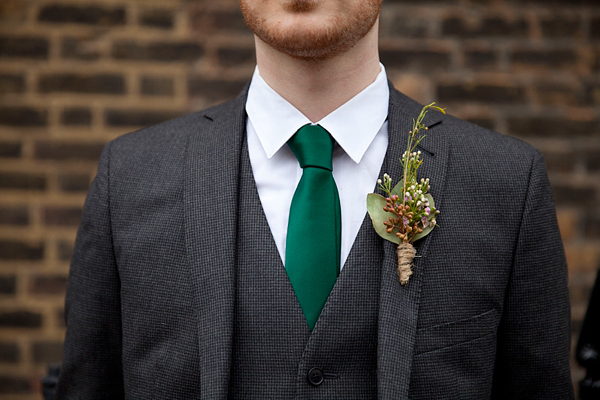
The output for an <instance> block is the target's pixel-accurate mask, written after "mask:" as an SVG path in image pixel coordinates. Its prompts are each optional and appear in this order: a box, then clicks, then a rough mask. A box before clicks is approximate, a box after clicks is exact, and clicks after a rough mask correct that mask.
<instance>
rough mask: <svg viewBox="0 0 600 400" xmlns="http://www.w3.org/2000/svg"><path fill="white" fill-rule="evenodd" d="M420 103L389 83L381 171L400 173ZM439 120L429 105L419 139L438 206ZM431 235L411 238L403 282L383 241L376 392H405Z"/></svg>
mask: <svg viewBox="0 0 600 400" xmlns="http://www.w3.org/2000/svg"><path fill="white" fill-rule="evenodd" d="M421 107H422V106H421V105H419V104H418V103H416V102H414V101H413V100H411V99H409V98H407V97H406V96H404V95H402V94H401V93H399V92H397V91H396V90H395V89H393V88H391V89H390V108H389V117H388V132H389V145H388V150H387V153H386V157H385V160H384V163H383V166H382V174H383V173H384V172H387V173H388V174H389V175H390V176H392V178H393V179H394V181H397V180H398V178H399V177H401V176H402V167H401V164H400V161H399V160H400V158H401V157H402V153H404V151H405V150H406V140H407V134H408V132H409V130H410V129H411V128H412V119H413V118H416V117H417V116H418V114H419V111H420V110H421ZM441 121H442V116H441V114H440V113H438V112H436V111H430V112H429V113H428V115H427V117H426V119H425V125H426V126H428V127H430V128H431V129H430V130H428V131H427V132H426V133H427V136H426V138H425V139H424V140H423V141H422V142H421V144H420V145H419V148H420V149H421V151H422V154H423V159H424V162H423V165H422V166H421V168H420V170H419V176H420V177H423V178H430V181H431V194H432V196H433V198H434V200H435V203H436V207H439V208H440V209H441V210H442V212H443V205H442V193H443V190H442V189H443V186H444V178H445V173H446V162H447V160H448V146H447V144H446V140H445V137H444V135H443V132H442V130H443V127H442V126H441ZM434 235H435V231H433V232H432V233H431V234H429V235H428V236H426V237H425V238H423V239H421V240H420V241H417V242H416V243H415V247H416V249H417V256H418V258H415V261H414V265H413V272H414V273H413V275H412V277H411V278H410V281H409V282H408V284H407V285H405V286H402V285H400V283H399V282H398V273H397V256H396V247H397V246H396V245H395V244H393V243H391V242H388V241H387V240H386V241H384V260H383V266H382V268H383V269H382V273H381V287H380V303H379V322H378V347H377V379H378V396H379V398H382V399H407V398H408V392H409V384H410V373H411V368H412V360H413V349H414V343H415V335H416V330H417V316H418V311H419V296H420V293H421V277H422V275H423V274H422V273H421V271H422V270H423V269H424V268H426V267H427V261H426V260H427V250H428V247H429V243H430V241H431V238H432V237H433V236H434ZM382 240H383V239H382Z"/></svg>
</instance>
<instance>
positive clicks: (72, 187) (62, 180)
mask: <svg viewBox="0 0 600 400" xmlns="http://www.w3.org/2000/svg"><path fill="white" fill-rule="evenodd" d="M90 183H91V181H90V176H89V175H88V174H62V175H59V176H58V187H59V189H60V190H62V191H63V192H86V191H87V190H88V188H89V187H90Z"/></svg>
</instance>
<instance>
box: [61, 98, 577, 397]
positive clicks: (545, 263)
mask: <svg viewBox="0 0 600 400" xmlns="http://www.w3.org/2000/svg"><path fill="white" fill-rule="evenodd" d="M245 95H246V93H243V94H242V95H241V96H240V97H238V98H236V99H233V100H231V101H230V102H227V103H225V104H222V105H219V106H216V107H214V108H211V109H208V110H205V111H201V112H198V113H195V114H191V115H188V116H185V117H182V118H178V119H175V120H171V121H168V122H165V123H163V124H160V125H157V126H152V127H149V128H145V129H143V130H141V131H138V132H135V133H132V134H128V135H125V136H122V137H120V138H118V139H116V140H114V141H113V142H111V143H109V144H108V145H107V146H106V148H105V151H104V152H103V155H102V157H101V160H100V163H99V167H98V175H97V177H96V179H95V180H94V182H93V184H92V187H91V189H90V191H89V194H88V198H87V200H86V205H85V209H84V214H83V219H82V222H81V226H80V230H79V233H78V238H77V242H76V248H75V253H74V256H73V261H72V266H71V272H70V276H69V284H68V292H67V300H66V317H67V337H66V342H65V352H64V361H63V369H62V373H61V377H60V383H59V387H58V398H59V399H63V398H77V399H95V398H98V399H99V398H106V399H119V398H124V397H125V398H131V399H146V398H157V399H166V398H174V399H176V398H177V399H184V398H185V399H192V398H202V399H219V398H226V397H227V393H228V383H229V372H230V369H231V360H232V355H231V349H232V340H233V335H232V332H233V320H234V293H235V291H234V288H235V268H236V259H235V251H233V250H232V249H233V248H234V247H235V243H236V229H235V227H236V224H235V221H236V220H237V215H238V213H239V212H240V210H241V211H242V212H243V210H244V205H243V204H237V203H238V201H237V196H236V192H237V185H238V173H239V163H240V151H241V148H242V141H243V140H245V134H244V133H245V118H246V116H245V111H244V104H245ZM420 108H421V106H420V105H419V104H417V103H416V102H414V101H412V100H410V99H408V98H407V97H405V96H404V95H402V94H401V93H399V92H397V91H395V90H394V89H392V91H391V96H390V108H389V120H388V121H389V148H388V151H387V155H386V160H385V162H384V167H383V171H382V173H383V172H387V173H389V174H390V175H391V176H392V177H399V176H401V166H400V162H399V161H398V160H399V158H400V156H401V154H402V153H403V151H404V149H405V146H406V140H405V139H406V136H405V135H406V134H407V132H408V131H409V130H410V127H411V123H412V118H414V117H416V116H417V114H418V112H419V111H420ZM425 122H426V125H427V126H429V127H430V129H429V131H428V133H427V137H426V138H425V140H423V142H422V143H421V145H420V147H421V150H422V152H423V154H424V158H425V160H424V164H423V167H422V168H421V172H420V173H421V176H422V177H428V178H430V180H431V185H432V189H431V192H432V195H433V197H434V199H435V201H436V205H437V206H438V208H439V209H440V210H441V215H440V217H439V219H438V221H439V225H440V228H436V230H435V231H434V232H432V233H431V234H430V235H428V236H427V237H426V238H424V239H422V240H421V241H419V242H417V245H416V247H417V251H418V254H419V256H420V257H419V258H417V259H416V261H415V264H414V275H413V276H412V278H411V280H410V282H409V283H408V285H406V286H401V285H400V284H399V283H398V278H397V273H396V270H395V264H396V256H395V245H393V244H391V243H389V242H386V243H384V249H385V250H384V254H383V260H384V261H383V265H382V266H381V268H382V279H381V285H380V300H379V303H380V305H379V318H378V320H379V322H378V325H379V328H378V346H377V348H378V350H377V357H378V362H377V379H378V388H377V390H378V397H379V398H382V399H406V398H414V399H417V398H423V399H426V398H427V399H446V398H449V399H450V398H452V399H454V398H456V399H481V398H486V397H491V398H498V399H500V398H502V399H566V398H571V397H572V388H571V380H570V371H569V362H568V359H569V302H568V294H567V276H566V266H565V260H564V254H563V249H562V244H561V239H560V236H559V233H558V226H557V223H556V216H555V210H554V205H553V200H552V192H551V189H550V186H549V183H548V179H547V175H546V171H545V167H544V163H543V160H542V157H541V155H540V153H539V152H538V151H536V150H535V149H533V148H532V147H530V146H529V145H527V144H525V143H523V142H521V141H518V140H516V139H513V138H509V137H506V136H503V135H500V134H497V133H494V132H490V131H487V130H484V129H482V128H480V127H477V126H475V125H472V124H470V123H467V122H464V121H461V120H459V119H456V118H453V117H450V116H444V115H442V114H440V113H437V112H431V113H430V114H429V115H428V117H427V119H426V121H425ZM362 229H372V228H371V227H370V226H369V225H368V224H364V225H363V228H362Z"/></svg>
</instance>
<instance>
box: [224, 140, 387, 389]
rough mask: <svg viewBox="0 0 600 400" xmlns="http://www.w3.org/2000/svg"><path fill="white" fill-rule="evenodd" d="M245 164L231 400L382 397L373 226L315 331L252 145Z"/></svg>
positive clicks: (365, 229) (361, 237)
mask: <svg viewBox="0 0 600 400" xmlns="http://www.w3.org/2000/svg"><path fill="white" fill-rule="evenodd" d="M240 164H241V167H240V168H241V171H240V172H241V174H240V191H239V193H238V196H239V203H238V204H239V205H238V207H239V220H238V223H237V237H238V243H237V262H236V265H237V272H236V277H237V280H236V302H235V307H236V309H235V329H234V341H233V343H234V344H233V363H232V369H231V377H230V387H229V396H230V398H238V399H270V398H282V399H283V398H284V399H293V398H297V399H369V398H376V397H377V377H376V368H377V311H378V303H379V283H380V266H381V261H382V257H383V249H382V245H381V240H380V239H379V238H378V237H377V236H376V234H375V233H374V231H373V228H372V226H371V223H370V221H368V220H367V219H366V220H365V222H364V223H363V226H362V228H361V230H360V232H359V234H358V237H357V239H356V241H355V243H354V246H353V247H352V251H351V253H350V256H349V257H348V260H347V261H346V264H345V266H344V268H343V270H342V272H341V273H340V276H339V277H338V280H337V282H336V284H335V287H334V288H333V291H332V292H331V295H330V296H329V299H328V300H327V303H326V305H325V307H324V309H323V312H322V313H321V316H320V318H319V320H318V322H317V325H316V326H315V329H314V331H313V332H312V333H311V332H310V330H309V329H308V325H307V323H306V320H305V319H304V315H303V314H302V310H301V308H300V305H299V304H298V301H297V299H296V297H295V294H294V291H293V289H292V286H291V284H290V282H289V280H288V277H287V274H286V272H285V269H284V267H283V264H282V262H281V259H280V257H279V253H278V252H277V248H276V246H275V242H274V241H273V238H272V235H271V231H270V229H269V226H268V223H267V220H266V218H265V215H264V213H263V210H262V206H261V204H260V200H259V197H258V192H257V190H256V185H255V183H254V178H253V176H252V170H251V166H250V161H249V158H248V150H247V147H246V146H245V145H244V148H243V150H242V160H241V163H240ZM224 224H227V222H226V221H224ZM342 224H343V221H342ZM234 226H235V225H234ZM342 227H343V225H342ZM232 229H234V228H233V227H232ZM309 372H311V377H309ZM321 380H322V382H321V383H320V384H317V383H319V381H321ZM311 381H312V382H311Z"/></svg>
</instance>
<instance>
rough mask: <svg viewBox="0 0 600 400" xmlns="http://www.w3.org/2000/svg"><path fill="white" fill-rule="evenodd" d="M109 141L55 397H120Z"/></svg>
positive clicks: (74, 275)
mask: <svg viewBox="0 0 600 400" xmlns="http://www.w3.org/2000/svg"><path fill="white" fill-rule="evenodd" d="M110 146H111V144H110V143H109V144H108V145H107V146H106V147H105V149H104V151H103V153H102V156H101V157H100V162H99V166H98V174H97V176H96V178H95V179H94V181H93V182H92V185H91V187H90V190H89V192H88V196H87V199H86V202H85V206H84V209H83V216H82V220H81V224H80V226H79V231H78V233H77V240H76V242H75V250H74V254H73V259H72V261H71V270H70V273H69V280H68V286H67V297H66V304H65V317H66V322H67V334H66V339H65V347H64V354H63V363H62V367H61V373H60V378H59V383H58V386H57V392H56V398H57V399H88V400H89V399H117V400H118V399H122V398H123V397H124V395H123V373H122V363H121V347H122V346H121V310H120V298H119V292H120V283H119V274H118V270H117V265H116V261H115V256H114V252H113V245H112V236H111V216H110V188H109V186H110V185H109V175H110V169H109V168H110V167H109V160H110Z"/></svg>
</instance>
